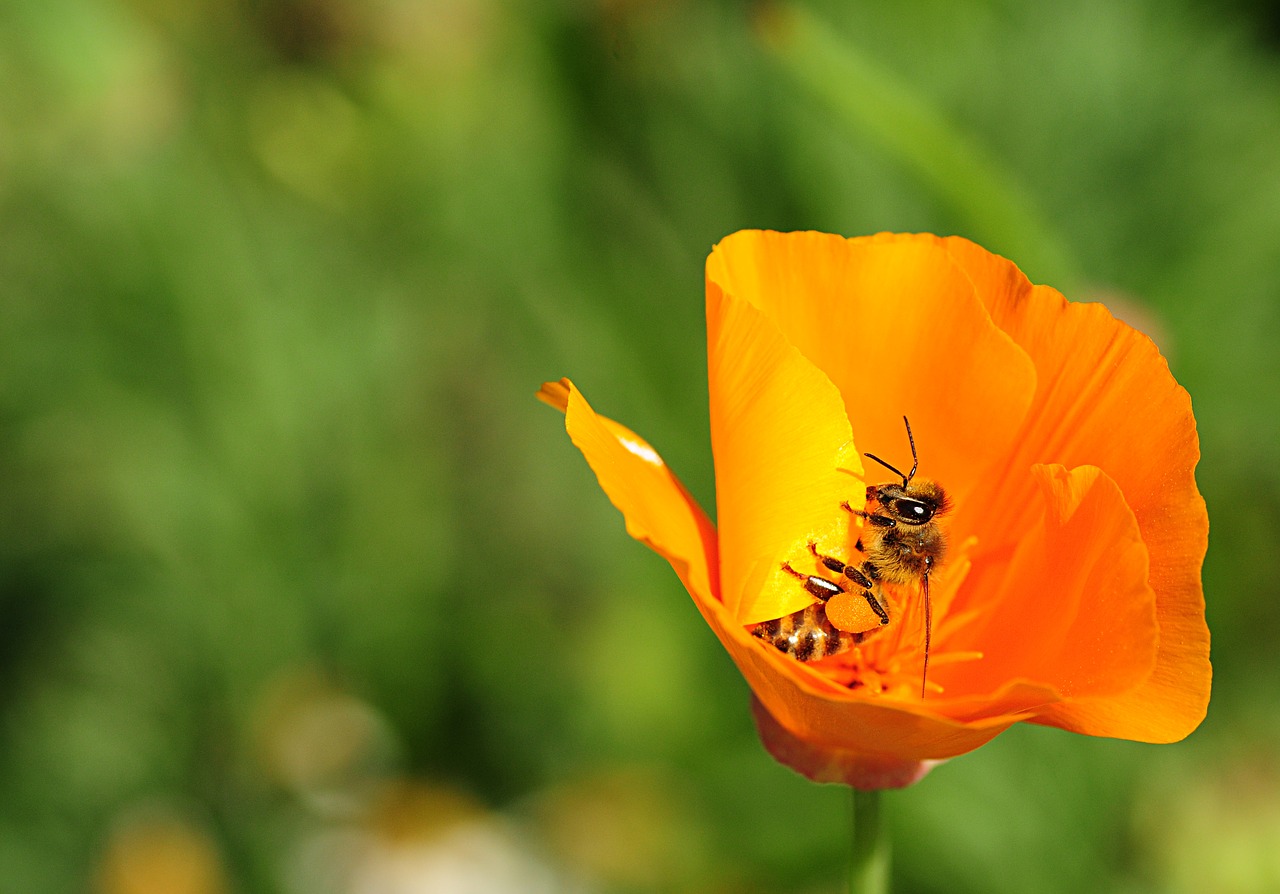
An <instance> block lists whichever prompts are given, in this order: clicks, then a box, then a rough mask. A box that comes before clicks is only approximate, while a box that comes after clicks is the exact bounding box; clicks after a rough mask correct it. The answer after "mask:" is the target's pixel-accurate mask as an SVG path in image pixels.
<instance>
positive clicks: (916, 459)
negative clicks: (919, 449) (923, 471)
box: [898, 416, 920, 487]
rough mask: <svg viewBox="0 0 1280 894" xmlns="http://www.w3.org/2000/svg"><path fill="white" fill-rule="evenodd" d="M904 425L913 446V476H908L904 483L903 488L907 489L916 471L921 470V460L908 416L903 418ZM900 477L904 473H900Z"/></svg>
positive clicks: (909, 441)
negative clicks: (917, 454) (917, 453)
mask: <svg viewBox="0 0 1280 894" xmlns="http://www.w3.org/2000/svg"><path fill="white" fill-rule="evenodd" d="M902 421H903V423H905V424H906V426H907V442H908V443H910V444H911V474H909V475H907V476H906V478H905V479H904V480H903V482H902V486H903V487H906V486H907V485H908V484H910V483H911V479H912V478H914V477H916V469H918V468H920V458H919V457H918V456H916V439H915V436H913V435H912V434H911V421H910V420H909V419H907V417H906V416H903V417H902ZM898 474H899V475H901V474H902V473H901V472H899V473H898Z"/></svg>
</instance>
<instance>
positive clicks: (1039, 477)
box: [938, 466, 1159, 717]
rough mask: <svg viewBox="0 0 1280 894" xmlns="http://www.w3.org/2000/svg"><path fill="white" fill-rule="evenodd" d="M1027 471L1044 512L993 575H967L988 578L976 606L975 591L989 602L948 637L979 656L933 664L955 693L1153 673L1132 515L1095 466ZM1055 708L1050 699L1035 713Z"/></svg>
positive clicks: (1102, 691) (1125, 686)
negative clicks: (1015, 683)
mask: <svg viewBox="0 0 1280 894" xmlns="http://www.w3.org/2000/svg"><path fill="white" fill-rule="evenodd" d="M1034 477H1035V479H1036V481H1037V483H1038V485H1039V488H1040V498H1039V500H1038V502H1039V504H1040V506H1041V507H1042V512H1043V514H1042V517H1041V519H1040V520H1039V521H1038V522H1037V523H1036V524H1034V525H1033V526H1031V527H1030V528H1029V529H1028V530H1027V531H1026V532H1024V534H1023V537H1022V539H1021V542H1020V544H1019V546H1018V549H1017V551H1016V552H1015V553H1014V554H1013V556H1012V558H1011V560H1010V561H1009V562H1008V564H1007V565H1003V564H1001V566H1000V567H997V568H996V569H994V572H993V573H994V575H995V576H996V578H997V579H998V581H999V582H998V583H995V584H990V583H985V582H984V581H983V580H982V579H979V578H974V579H973V580H974V586H975V587H978V588H979V589H980V590H981V588H983V587H984V586H985V587H987V588H988V592H986V593H983V594H982V595H981V596H980V597H975V602H974V604H975V606H976V605H977V604H978V599H980V600H981V603H983V604H985V605H986V606H987V607H988V608H987V610H986V611H985V612H983V613H981V614H978V615H976V616H975V620H974V622H972V623H971V624H969V625H968V627H967V628H964V629H962V630H961V631H959V632H955V633H952V634H951V636H949V638H948V640H947V643H946V645H947V648H949V649H956V650H961V651H964V650H973V651H978V652H981V653H982V656H983V657H982V659H981V660H979V661H972V662H965V663H963V664H962V665H956V666H955V667H954V668H944V669H940V671H939V673H938V678H939V680H940V681H941V682H942V684H943V687H944V689H945V690H946V691H947V693H948V694H955V695H963V694H970V693H972V694H977V693H981V692H984V691H993V690H995V689H997V688H999V687H1000V686H1001V685H1002V684H1004V683H1006V682H1007V681H1008V680H1012V679H1017V678H1024V679H1029V680H1034V681H1035V682H1036V683H1038V684H1041V685H1046V686H1049V687H1051V688H1052V689H1053V690H1054V691H1056V692H1058V693H1059V694H1060V695H1061V696H1062V697H1064V698H1065V699H1067V700H1068V701H1070V700H1072V699H1078V698H1082V697H1089V698H1097V697H1103V696H1106V697H1110V696H1115V695H1118V694H1122V693H1127V692H1129V691H1131V690H1133V689H1134V688H1135V687H1137V686H1139V685H1140V684H1141V683H1143V682H1144V681H1145V680H1146V679H1147V677H1148V676H1150V674H1151V672H1152V669H1153V668H1154V667H1155V659H1156V651H1157V647H1158V640H1159V628H1158V627H1157V624H1156V611H1155V594H1154V593H1153V592H1152V591H1151V588H1150V587H1149V586H1148V584H1147V571H1148V565H1147V550H1146V546H1145V545H1144V544H1143V542H1142V536H1141V534H1140V533H1139V531H1138V524H1137V521H1136V520H1135V519H1134V516H1133V513H1132V512H1131V511H1130V510H1129V507H1128V506H1126V505H1125V503H1124V497H1123V496H1122V495H1121V493H1120V489H1119V488H1118V487H1117V486H1116V484H1115V482H1113V481H1112V480H1111V479H1110V478H1108V477H1107V476H1106V475H1105V474H1104V473H1103V472H1102V471H1101V470H1099V469H1097V468H1096V467H1093V466H1085V467H1082V468H1078V469H1073V470H1071V471H1067V469H1065V468H1063V467H1062V466H1037V467H1036V468H1035V469H1034ZM989 573H992V572H989ZM990 580H991V578H990V577H987V581H990ZM1061 711H1062V708H1061V706H1054V707H1051V708H1048V709H1046V711H1045V713H1044V714H1042V716H1046V717H1055V716H1059V714H1060V713H1061Z"/></svg>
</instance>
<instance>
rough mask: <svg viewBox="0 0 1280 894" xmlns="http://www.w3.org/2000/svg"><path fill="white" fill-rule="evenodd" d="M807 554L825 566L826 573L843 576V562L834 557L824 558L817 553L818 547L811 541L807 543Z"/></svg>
mask: <svg viewBox="0 0 1280 894" xmlns="http://www.w3.org/2000/svg"><path fill="white" fill-rule="evenodd" d="M809 552H810V553H812V554H813V557H814V558H815V559H817V560H818V561H819V562H821V563H822V564H823V565H825V566H826V568H827V570H828V571H834V572H835V573H836V574H844V562H842V561H840V560H839V559H837V558H835V557H834V556H824V555H823V554H822V553H820V552H818V545H817V544H816V543H814V542H813V541H812V540H810V541H809Z"/></svg>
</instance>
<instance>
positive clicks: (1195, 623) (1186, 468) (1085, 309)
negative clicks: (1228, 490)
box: [946, 238, 1212, 742]
mask: <svg viewBox="0 0 1280 894" xmlns="http://www.w3.org/2000/svg"><path fill="white" fill-rule="evenodd" d="M946 241H947V248H948V250H949V251H950V252H951V254H952V255H953V257H955V258H956V259H957V261H958V263H960V264H961V266H963V267H964V269H965V270H966V272H967V273H968V274H969V276H970V277H971V278H972V279H973V280H974V282H975V283H976V284H977V292H978V294H979V296H980V297H982V299H983V300H984V301H985V302H986V304H987V308H988V310H989V311H990V313H991V317H992V319H993V320H994V321H995V323H996V325H998V326H999V327H1000V328H1001V329H1003V330H1004V331H1005V332H1007V333H1008V334H1009V335H1010V337H1012V338H1013V340H1014V341H1015V342H1017V343H1018V344H1019V345H1020V346H1021V347H1022V348H1023V349H1024V350H1026V352H1027V354H1028V355H1029V356H1030V357H1031V359H1032V360H1033V361H1034V363H1035V365H1036V371H1037V374H1038V382H1039V385H1038V387H1037V390H1036V395H1035V399H1034V401H1033V403H1032V407H1031V409H1030V411H1029V412H1028V414H1027V422H1026V426H1025V428H1024V431H1023V433H1022V434H1021V436H1020V437H1019V439H1018V445H1017V448H1016V449H1015V450H1014V451H1013V452H1012V453H1011V454H1010V456H1009V458H1008V459H1007V460H1006V471H1005V472H1003V473H1002V474H1000V475H999V476H998V478H997V479H993V480H998V481H1001V482H1002V483H1001V484H999V485H997V486H996V487H994V488H993V490H992V491H991V492H990V494H989V495H988V496H989V499H988V505H989V506H998V507H999V509H1000V512H999V513H998V518H997V519H996V520H997V522H998V524H999V526H1000V527H999V529H996V530H993V531H992V532H991V533H992V534H993V535H994V536H993V537H990V538H989V539H988V541H987V546H989V547H993V548H997V549H998V548H999V546H1000V542H1001V541H1004V542H1011V541H1016V539H1017V537H1018V536H1019V534H1020V532H1021V531H1022V530H1023V529H1024V528H1025V526H1026V524H1027V523H1028V521H1027V519H1028V514H1029V513H1030V512H1033V511H1034V508H1033V507H1034V505H1035V501H1034V500H1033V499H1032V496H1033V489H1034V486H1035V485H1034V483H1033V482H1032V481H1031V480H1030V479H1029V478H1028V476H1027V475H1026V474H1025V470H1026V469H1028V468H1029V467H1030V466H1032V465H1034V464H1036V463H1042V462H1054V463H1061V464H1063V465H1065V466H1068V467H1074V466H1083V465H1094V466H1098V467H1099V468H1101V469H1103V470H1104V471H1105V472H1106V473H1107V475H1108V476H1110V477H1111V478H1112V479H1113V480H1114V481H1115V482H1116V484H1117V485H1118V486H1119V487H1120V490H1121V491H1122V492H1123V494H1124V498H1125V501H1126V502H1127V503H1128V505H1129V506H1130V507H1131V508H1132V510H1133V513H1134V516H1135V517H1136V518H1137V522H1138V528H1139V530H1140V531H1141V532H1142V539H1143V541H1144V542H1145V544H1146V546H1147V550H1148V553H1149V555H1150V565H1151V570H1150V584H1151V588H1152V589H1153V590H1154V591H1155V594H1156V616H1157V619H1158V623H1159V626H1160V646H1159V652H1158V654H1157V657H1156V667H1155V670H1154V671H1153V673H1152V674H1151V676H1150V678H1149V679H1148V680H1147V681H1146V682H1145V683H1144V684H1143V685H1141V686H1139V687H1138V688H1136V689H1135V690H1134V691H1133V692H1132V693H1130V694H1129V695H1127V696H1125V697H1123V698H1119V699H1112V700H1110V701H1109V702H1108V708H1107V710H1105V711H1103V710H1101V709H1098V710H1091V711H1089V712H1088V714H1087V716H1085V715H1080V716H1078V717H1074V719H1072V720H1071V723H1072V724H1074V725H1069V728H1071V729H1074V730H1076V731H1078V732H1085V733H1090V734H1093V735H1105V736H1118V737H1122V738H1128V739H1138V740H1141V741H1150V742H1169V741H1176V740H1178V739H1181V738H1183V737H1184V736H1186V735H1187V734H1188V733H1190V732H1191V731H1192V730H1193V729H1195V728H1196V726H1198V725H1199V723H1200V721H1201V720H1203V719H1204V715H1205V712H1206V710H1207V708H1208V702H1209V691H1210V687H1211V682H1212V669H1211V667H1210V664H1209V629H1208V626H1207V625H1206V624H1205V617H1204V593H1203V589H1202V585H1201V581H1200V570H1201V565H1202V564H1203V561H1204V554H1205V549H1206V547H1207V545H1208V530H1209V518H1208V513H1207V512H1206V510H1205V505H1204V500H1203V499H1202V498H1201V496H1200V492H1199V490H1198V489H1197V488H1196V483H1195V466H1196V463H1197V461H1198V460H1199V458H1200V446H1199V439H1198V438H1197V435H1196V426H1195V418H1194V416H1193V415H1192V412H1191V401H1190V398H1189V397H1188V396H1187V393H1186V391H1185V390H1183V388H1182V387H1181V386H1179V385H1178V383H1177V382H1175V381H1174V379H1173V376H1172V375H1171V374H1170V373H1169V369H1168V365H1167V364H1166V363H1165V361H1164V358H1163V357H1161V356H1160V352H1159V350H1158V349H1157V348H1156V346H1155V344H1154V343H1152V341H1151V340H1150V339H1149V338H1147V337H1146V336H1145V335H1142V334H1141V333H1139V332H1137V331H1135V330H1133V329H1131V328H1130V327H1128V326H1126V325H1125V324H1123V323H1121V322H1119V321H1117V320H1116V319H1114V318H1113V317H1112V316H1111V314H1109V313H1108V312H1107V311H1106V309H1105V308H1103V307H1102V306H1101V305H1096V304H1070V303H1068V302H1067V301H1066V299H1065V298H1063V297H1062V295H1060V294H1059V293H1057V292H1056V291H1054V290H1053V289H1049V288H1046V287H1043V286H1032V285H1031V284H1030V283H1029V282H1027V280H1026V278H1025V277H1023V276H1022V274H1021V273H1020V272H1018V270H1017V268H1016V267H1015V266H1014V265H1013V264H1011V263H1010V262H1008V261H1006V260H1005V259H1003V258H999V257H997V256H995V255H992V254H990V253H989V252H986V251H983V250H982V249H981V248H979V247H977V246H975V245H974V244H973V243H971V242H968V241H966V240H963V239H957V238H951V239H948V240H946ZM1095 707H1096V706H1095ZM1062 725H1064V726H1067V725H1068V723H1067V721H1066V720H1065V719H1064V721H1063V723H1062Z"/></svg>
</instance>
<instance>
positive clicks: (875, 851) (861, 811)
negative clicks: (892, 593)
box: [849, 788, 889, 894]
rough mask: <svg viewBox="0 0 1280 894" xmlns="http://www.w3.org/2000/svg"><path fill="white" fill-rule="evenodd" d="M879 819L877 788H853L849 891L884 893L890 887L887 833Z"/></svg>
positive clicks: (861, 893) (860, 893)
mask: <svg viewBox="0 0 1280 894" xmlns="http://www.w3.org/2000/svg"><path fill="white" fill-rule="evenodd" d="M882 819H883V818H882V816H881V814H880V792H879V790H872V791H866V792H864V791H859V790H858V789H856V788H855V789H853V862H852V865H851V866H850V867H849V894H887V892H888V890H889V835H888V830H887V828H886V827H885V825H884V823H883V822H882Z"/></svg>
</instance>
